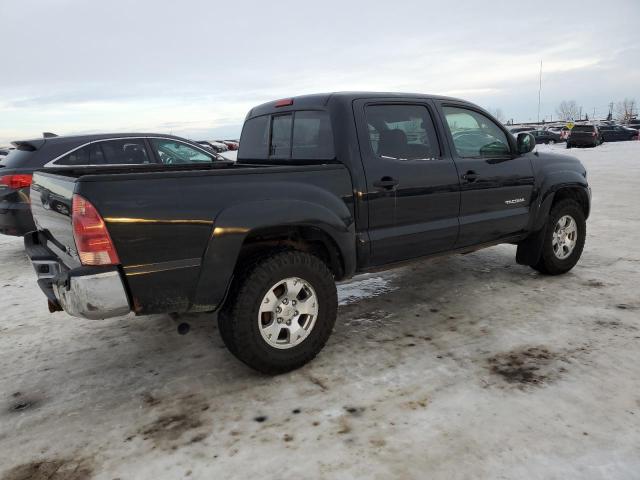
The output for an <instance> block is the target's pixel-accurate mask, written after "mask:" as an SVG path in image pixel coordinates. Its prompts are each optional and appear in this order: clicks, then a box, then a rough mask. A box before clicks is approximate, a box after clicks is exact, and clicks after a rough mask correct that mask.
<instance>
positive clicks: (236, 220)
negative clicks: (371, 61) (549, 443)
mask: <svg viewBox="0 0 640 480" xmlns="http://www.w3.org/2000/svg"><path fill="white" fill-rule="evenodd" d="M534 146H535V140H534V139H533V137H532V136H531V135H530V134H528V133H520V134H519V135H518V137H517V139H516V138H515V137H513V136H512V135H511V134H510V133H509V132H508V131H507V130H506V129H505V128H504V127H503V126H502V125H501V124H500V123H499V122H497V121H496V120H495V119H493V118H492V117H491V115H489V114H488V113H487V112H486V111H484V110H482V109H481V108H479V107H477V106H475V105H472V104H470V103H468V102H465V101H462V100H458V99H454V98H445V97H436V96H428V95H415V94H396V93H333V94H320V95H308V96H301V97H295V98H291V99H285V100H279V101H275V102H271V103H267V104H264V105H260V106H258V107H255V108H253V109H252V110H251V111H250V112H249V114H248V115H247V118H246V121H245V124H244V127H243V130H242V137H241V141H240V150H239V153H238V161H237V163H236V164H233V165H216V164H209V165H203V164H200V165H158V166H152V165H140V166H126V167H122V166H121V167H117V166H116V167H82V168H77V167H73V166H68V167H60V168H56V169H47V171H46V172H37V173H36V174H35V175H34V181H33V185H32V188H31V202H32V211H33V216H34V219H35V223H36V225H37V231H35V232H32V233H30V234H28V235H27V236H26V237H25V244H26V249H27V252H28V254H29V256H30V258H31V260H32V262H33V265H34V267H35V269H36V272H37V274H38V277H39V280H38V283H39V284H40V287H41V288H42V290H43V291H44V293H45V294H46V296H47V297H48V300H49V308H50V310H51V311H56V310H60V309H64V310H65V311H67V312H68V313H69V314H71V315H74V316H79V317H85V318H91V319H101V318H107V317H113V316H118V315H124V314H126V313H128V312H130V311H133V312H134V313H135V314H136V315H146V314H153V313H172V312H210V311H214V310H218V312H219V314H218V322H219V330H220V333H221V335H222V338H223V340H224V342H225V344H226V345H227V347H228V349H229V350H230V351H231V352H232V353H233V354H234V355H236V356H237V357H238V358H239V359H240V360H242V361H243V362H245V363H246V364H248V365H249V366H251V367H253V368H255V369H257V370H260V371H263V372H267V373H279V372H284V371H287V370H291V369H294V368H297V367H300V366H301V365H303V364H305V363H306V362H308V361H310V360H311V359H312V358H313V357H314V356H315V355H316V354H317V353H318V352H319V351H320V350H321V349H322V347H323V346H324V344H325V343H326V341H327V339H328V338H329V335H330V333H331V331H332V329H333V326H334V323H335V319H336V311H337V296H336V287H335V281H339V280H344V279H346V278H349V277H351V276H352V275H354V274H355V273H356V272H363V271H368V270H374V269H375V270H379V269H382V268H386V267H388V266H390V265H394V264H398V263H399V262H404V261H408V260H412V259H418V258H425V257H429V256H434V255H441V254H445V253H465V252H470V251H473V250H476V249H479V248H483V247H487V246H490V245H495V244H498V243H513V244H517V245H518V248H517V254H516V260H517V262H518V263H520V264H525V265H530V266H532V267H533V268H535V269H536V270H538V271H540V272H542V273H545V274H551V275H553V274H560V273H564V272H566V271H568V270H570V269H571V268H572V267H573V266H574V265H575V264H576V262H577V261H578V259H579V257H580V255H581V253H582V249H583V246H584V241H585V234H586V229H585V228H586V226H585V219H586V218H587V217H588V215H589V208H590V198H591V193H590V189H589V186H588V183H587V173H586V170H585V168H584V167H583V166H582V165H581V164H580V162H579V161H578V160H576V159H574V158H572V157H568V156H564V155H553V154H549V153H539V152H534V151H533V150H534Z"/></svg>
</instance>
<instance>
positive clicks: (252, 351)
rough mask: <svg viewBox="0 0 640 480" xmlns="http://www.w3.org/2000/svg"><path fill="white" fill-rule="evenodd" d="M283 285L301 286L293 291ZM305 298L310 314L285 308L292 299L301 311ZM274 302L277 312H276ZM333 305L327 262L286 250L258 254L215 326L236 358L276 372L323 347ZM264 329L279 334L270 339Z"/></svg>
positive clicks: (335, 300)
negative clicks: (270, 253) (296, 291)
mask: <svg viewBox="0 0 640 480" xmlns="http://www.w3.org/2000/svg"><path fill="white" fill-rule="evenodd" d="M292 282H295V283H292ZM298 282H299V283H298ZM283 285H284V287H282V286H283ZM288 285H298V286H299V285H303V287H302V288H301V289H300V293H299V294H298V295H296V294H295V293H294V290H295V288H291V291H289V287H288ZM303 290H304V291H303ZM268 299H270V301H267V300H268ZM285 299H286V302H285ZM296 299H297V300H296ZM307 300H309V305H307V307H308V311H309V312H311V313H310V314H305V313H300V314H299V315H298V313H299V312H298V310H297V309H295V308H293V309H292V308H290V307H292V306H293V305H295V304H296V301H297V303H298V305H297V307H298V308H299V309H300V311H301V312H302V310H303V308H304V307H303V305H305V302H306V301H307ZM283 302H284V303H283ZM311 303H313V305H311ZM267 304H269V305H268V308H269V309H271V308H272V307H271V305H273V312H270V311H269V312H267V311H265V309H267V306H266V305H267ZM276 305H279V306H280V307H282V308H281V310H283V311H282V313H280V314H276V313H275V308H276ZM280 307H278V308H280ZM312 307H313V308H312ZM337 310H338V298H337V292H336V285H335V281H334V279H333V274H332V273H331V271H330V270H329V268H328V267H327V265H326V264H325V263H324V262H323V261H322V260H320V259H319V258H317V257H315V256H314V255H310V254H308V253H303V252H298V251H285V252H278V253H275V254H272V255H270V256H268V257H263V258H262V259H260V260H258V261H257V262H256V263H255V264H254V265H253V266H251V267H249V268H247V269H246V270H245V272H244V274H243V277H242V279H241V283H239V285H238V287H237V288H236V289H235V291H233V290H232V291H231V292H230V296H229V298H228V299H227V301H226V303H225V306H224V308H223V310H222V312H220V315H219V316H218V327H219V330H220V336H221V337H222V340H223V341H224V343H225V345H226V346H227V348H228V349H229V351H230V352H231V353H233V354H234V355H235V356H236V357H237V358H238V359H239V360H241V361H242V362H244V363H245V364H247V365H248V366H250V367H251V368H253V369H255V370H258V371H260V372H263V373H267V374H278V373H284V372H288V371H290V370H295V369H296V368H299V367H301V366H303V365H304V364H306V363H308V362H309V361H311V360H312V359H313V358H314V357H315V356H316V355H317V354H318V353H319V352H320V350H322V348H323V347H324V345H325V344H326V342H327V340H328V339H329V336H330V335H331V332H332V330H333V326H334V325H335V321H336V315H337ZM280 315H282V316H280ZM287 315H289V316H287ZM276 322H277V324H276ZM271 328H277V330H271ZM267 331H269V332H271V331H277V332H278V333H276V334H274V337H275V338H271V334H270V333H265V332H267ZM294 332H296V333H294ZM280 333H283V335H279V334H280ZM294 337H295V338H294Z"/></svg>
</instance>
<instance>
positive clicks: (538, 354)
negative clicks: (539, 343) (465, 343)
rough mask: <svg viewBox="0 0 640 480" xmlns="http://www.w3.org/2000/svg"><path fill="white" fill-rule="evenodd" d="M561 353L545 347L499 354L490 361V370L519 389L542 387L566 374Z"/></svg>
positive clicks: (564, 359) (564, 358)
mask: <svg viewBox="0 0 640 480" xmlns="http://www.w3.org/2000/svg"><path fill="white" fill-rule="evenodd" d="M562 361H566V357H564V356H563V355H562V354H560V353H556V352H552V351H550V350H548V349H547V348H545V347H528V348H526V347H525V348H522V349H517V350H512V351H510V352H505V353H499V354H497V355H494V356H492V357H490V358H489V359H488V363H489V370H490V371H491V373H492V374H493V375H497V376H498V377H500V378H501V379H502V380H504V381H505V382H506V383H507V384H509V385H514V386H517V387H519V388H523V387H528V386H540V385H543V384H545V383H549V382H552V381H555V380H557V379H558V378H559V377H560V376H561V375H562V374H564V373H565V372H566V368H565V367H564V366H562V365H561V364H560V363H561V362H562Z"/></svg>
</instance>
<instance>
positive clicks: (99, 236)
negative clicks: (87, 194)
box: [71, 195, 120, 265]
mask: <svg viewBox="0 0 640 480" xmlns="http://www.w3.org/2000/svg"><path fill="white" fill-rule="evenodd" d="M72 212H73V213H72V217H71V218H72V222H73V237H74V239H75V241H76V247H77V248H78V255H79V256H80V262H81V263H82V264H83V265H117V264H119V263H120V259H119V258H118V253H117V252H116V247H115V246H114V245H113V242H112V241H111V237H110V236H109V231H108V230H107V226H106V225H105V223H104V220H103V219H102V217H101V216H100V214H99V213H98V211H97V210H96V208H95V207H94V206H93V205H91V202H89V200H87V199H86V198H83V197H81V196H80V195H74V196H73V207H72Z"/></svg>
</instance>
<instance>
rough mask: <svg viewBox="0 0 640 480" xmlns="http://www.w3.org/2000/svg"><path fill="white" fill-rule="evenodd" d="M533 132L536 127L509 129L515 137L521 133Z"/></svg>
mask: <svg viewBox="0 0 640 480" xmlns="http://www.w3.org/2000/svg"><path fill="white" fill-rule="evenodd" d="M533 130H535V127H513V128H510V129H509V131H510V132H511V133H512V134H513V135H518V134H519V133H520V132H531V131H533Z"/></svg>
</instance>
